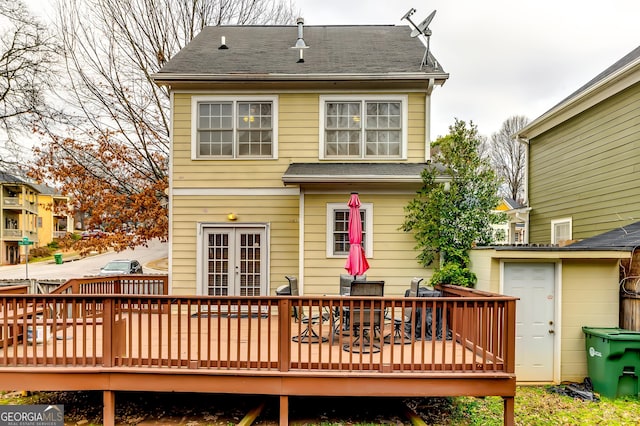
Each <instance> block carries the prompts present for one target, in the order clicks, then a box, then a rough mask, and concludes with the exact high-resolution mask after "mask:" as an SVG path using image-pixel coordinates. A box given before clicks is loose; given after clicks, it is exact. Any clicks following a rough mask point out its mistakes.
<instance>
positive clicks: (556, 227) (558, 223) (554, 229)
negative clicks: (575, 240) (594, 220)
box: [551, 217, 572, 244]
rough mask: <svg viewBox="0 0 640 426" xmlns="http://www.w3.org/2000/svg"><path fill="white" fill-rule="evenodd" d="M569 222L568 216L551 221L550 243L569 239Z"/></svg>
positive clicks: (570, 231) (570, 230)
mask: <svg viewBox="0 0 640 426" xmlns="http://www.w3.org/2000/svg"><path fill="white" fill-rule="evenodd" d="M571 222H572V220H571V218H570V217H569V218H565V219H556V220H552V221H551V244H562V243H563V242H565V241H570V240H571V233H572V229H571V227H572V226H571V225H572V223H571Z"/></svg>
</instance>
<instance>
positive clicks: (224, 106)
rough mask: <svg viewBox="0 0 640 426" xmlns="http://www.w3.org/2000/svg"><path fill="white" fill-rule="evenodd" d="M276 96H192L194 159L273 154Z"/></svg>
mask: <svg viewBox="0 0 640 426" xmlns="http://www.w3.org/2000/svg"><path fill="white" fill-rule="evenodd" d="M276 100H277V99H276V98H275V97H240V98H229V97H198V96H196V97H194V98H193V101H192V102H193V105H192V126H193V132H192V135H193V136H192V144H193V147H192V157H193V158H194V159H230V158H255V159H260V158H268V159H272V158H276V156H277V154H276V153H277V151H276V149H277V144H276V137H277V126H276V123H277V102H276Z"/></svg>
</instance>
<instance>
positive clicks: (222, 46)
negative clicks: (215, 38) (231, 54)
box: [218, 36, 229, 50]
mask: <svg viewBox="0 0 640 426" xmlns="http://www.w3.org/2000/svg"><path fill="white" fill-rule="evenodd" d="M226 42H227V38H226V37H225V36H222V37H220V47H218V50H224V49H228V48H229V46H227V43H226Z"/></svg>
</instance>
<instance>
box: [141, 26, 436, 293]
mask: <svg viewBox="0 0 640 426" xmlns="http://www.w3.org/2000/svg"><path fill="white" fill-rule="evenodd" d="M411 32H412V31H411V29H410V28H409V27H403V26H349V25H345V26H306V27H303V25H302V24H300V25H299V26H298V27H296V26H216V27H207V28H204V29H203V30H202V32H201V33H200V34H198V36H197V37H196V38H195V39H194V40H193V41H192V42H191V43H189V44H188V45H187V46H186V47H185V48H184V49H183V50H182V51H180V52H179V53H178V54H177V55H176V56H175V57H173V58H172V59H171V60H170V61H169V62H168V64H167V65H166V66H165V67H164V68H163V69H162V70H161V71H160V72H158V73H157V74H155V75H154V76H153V78H154V80H155V81H156V82H157V84H159V85H162V86H166V87H167V88H168V90H169V91H170V94H171V111H172V130H173V131H172V140H171V147H172V149H171V163H170V166H171V173H170V191H169V197H170V241H171V248H170V254H169V264H170V266H169V274H170V281H171V292H172V293H173V294H207V295H227V294H229V295H263V294H274V293H275V289H276V288H277V287H278V286H279V285H282V284H285V283H286V280H285V275H295V276H298V278H299V283H300V288H301V292H303V293H305V294H338V291H339V276H340V274H341V273H344V272H345V270H344V264H345V259H346V255H347V252H348V239H347V219H348V209H347V205H346V203H347V201H348V199H349V194H350V193H351V192H352V191H356V192H359V194H360V199H361V202H362V220H363V229H364V247H365V249H366V253H367V256H368V258H369V263H370V265H371V269H370V270H369V271H368V272H367V276H368V277H371V278H375V279H382V280H385V281H386V285H385V294H404V291H405V289H406V288H408V287H409V283H410V281H411V278H412V277H414V276H425V275H430V274H431V272H430V271H429V270H425V269H424V268H422V267H421V266H420V265H419V264H418V262H417V260H416V254H417V253H416V251H415V250H414V246H415V241H414V239H413V235H412V234H409V233H404V232H402V231H401V230H400V229H399V228H400V226H401V224H402V222H403V220H404V216H405V212H404V207H405V205H407V203H408V202H409V201H410V200H411V199H412V198H413V197H414V195H415V193H416V190H417V189H419V187H420V185H421V176H420V174H421V172H422V170H424V168H425V167H435V166H430V165H429V164H428V163H429V160H430V154H429V152H430V135H429V134H430V115H431V95H432V91H433V89H434V87H435V86H438V85H442V84H444V82H445V81H446V79H447V78H448V74H446V73H445V72H444V71H443V69H442V67H441V66H440V65H439V64H438V63H437V61H436V60H435V59H434V57H433V56H432V55H430V54H429V55H427V61H426V63H423V58H424V57H425V47H424V46H423V45H422V44H421V43H420V41H419V40H418V39H417V38H412V37H411ZM294 45H298V46H301V45H304V46H306V47H303V48H299V49H298V48H292V47H293V46H294Z"/></svg>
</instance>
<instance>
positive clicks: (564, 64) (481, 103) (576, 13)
mask: <svg viewBox="0 0 640 426" xmlns="http://www.w3.org/2000/svg"><path fill="white" fill-rule="evenodd" d="M296 4H297V6H298V7H299V8H300V10H301V12H302V13H301V15H302V17H303V18H304V20H305V25H330V24H340V25H346V24H349V25H352V24H392V25H407V24H408V23H407V22H406V21H401V18H402V16H403V15H404V14H405V13H406V12H407V11H408V10H409V9H411V8H412V7H413V8H416V9H417V11H416V13H415V14H414V15H413V16H412V20H413V22H415V23H420V22H421V21H422V20H423V19H424V18H426V17H427V16H428V15H429V14H430V13H431V12H432V11H433V10H436V15H435V18H434V19H433V21H432V22H431V25H429V28H430V29H431V31H432V33H433V34H432V36H431V43H430V45H431V51H432V53H433V54H434V55H435V57H436V59H437V60H438V61H439V62H440V64H441V65H442V66H443V67H444V69H445V71H446V72H448V73H449V74H450V76H449V80H448V81H447V82H446V83H445V84H444V86H442V87H437V88H436V89H435V90H434V92H433V98H432V115H431V117H432V129H431V136H432V138H434V139H435V138H436V137H437V136H440V135H444V134H446V133H448V128H449V125H451V124H452V123H453V121H454V118H456V117H457V118H459V119H462V120H465V121H470V120H472V121H473V122H474V123H476V124H477V125H478V129H479V131H480V133H481V134H483V135H485V136H490V135H491V134H492V133H494V132H497V131H498V130H499V128H500V126H501V125H502V123H503V122H504V121H505V120H506V119H507V118H508V117H510V116H512V115H524V116H526V117H528V118H529V120H533V119H535V118H537V117H538V116H540V115H541V114H542V113H544V112H545V111H547V110H548V109H550V108H551V107H553V106H554V105H555V104H556V103H558V102H559V101H561V100H562V99H564V98H565V97H566V96H567V95H569V94H571V93H572V92H573V91H574V90H576V89H578V88H579V87H580V86H582V85H583V84H584V83H586V82H587V81H589V80H590V79H591V78H593V77H595V76H596V75H597V74H598V73H600V72H601V71H603V70H604V69H605V68H607V67H608V66H609V65H611V64H613V63H614V62H615V61H617V60H618V59H620V58H621V57H622V56H624V55H626V54H627V53H629V52H630V51H631V50H633V49H634V48H636V47H637V46H638V45H640V0H609V1H607V2H603V1H592V0H432V1H417V0H296ZM416 59H417V60H418V61H420V60H421V59H422V58H416Z"/></svg>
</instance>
